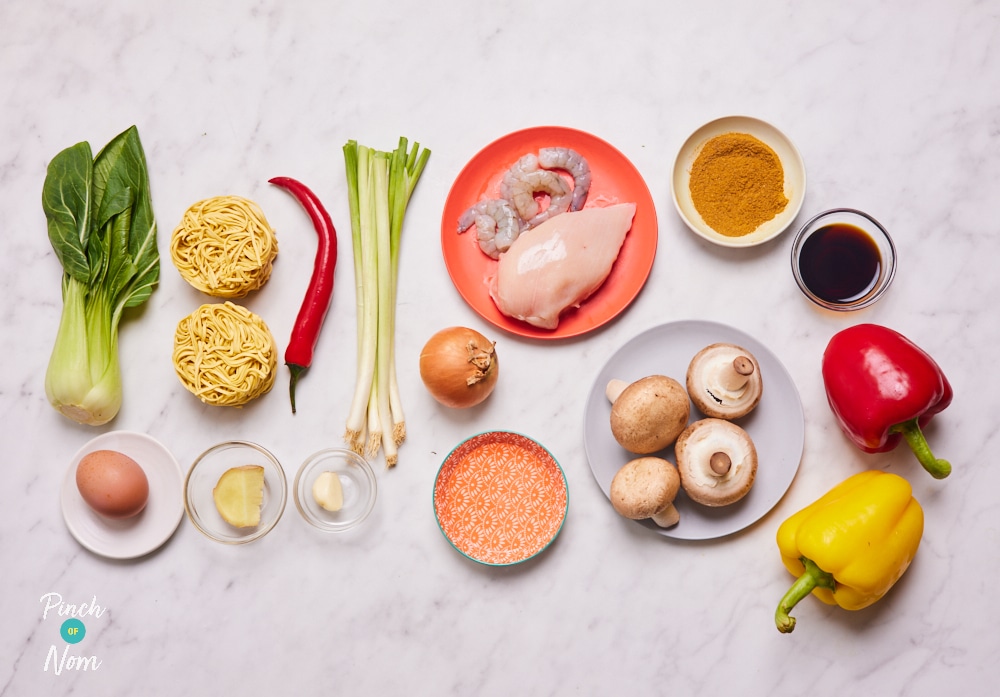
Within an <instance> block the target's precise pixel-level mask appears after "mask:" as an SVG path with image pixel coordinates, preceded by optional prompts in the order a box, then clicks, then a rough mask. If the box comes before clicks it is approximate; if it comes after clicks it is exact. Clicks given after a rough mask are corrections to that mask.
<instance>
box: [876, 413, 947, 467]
mask: <svg viewBox="0 0 1000 697" xmlns="http://www.w3.org/2000/svg"><path fill="white" fill-rule="evenodd" d="M890 430H891V431H893V432H894V433H902V434H903V438H905V439H906V442H907V444H909V446H910V449H911V450H912V451H913V454H914V455H916V456H917V459H918V460H920V464H921V465H923V466H924V469H925V470H927V471H928V472H930V473H931V476H932V477H934V478H935V479H944V478H945V477H947V476H948V475H949V474H951V463H950V462H948V461H947V460H941V459H939V458H936V457H934V453H932V452H931V447H930V446H929V445H927V439H926V438H924V434H923V432H922V431H921V430H920V424H918V423H917V419H915V418H913V419H910V420H909V421H904V422H903V423H901V424H896V425H895V426H893V427H892V429H890Z"/></svg>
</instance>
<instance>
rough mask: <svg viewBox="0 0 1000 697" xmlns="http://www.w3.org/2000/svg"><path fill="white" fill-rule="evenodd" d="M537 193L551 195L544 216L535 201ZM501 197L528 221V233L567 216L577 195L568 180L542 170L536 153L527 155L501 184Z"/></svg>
mask: <svg viewBox="0 0 1000 697" xmlns="http://www.w3.org/2000/svg"><path fill="white" fill-rule="evenodd" d="M537 192H544V193H546V194H548V195H549V205H548V207H547V208H546V209H545V210H543V211H541V212H539V209H540V208H541V206H540V205H539V203H538V201H536V200H535V194H536V193H537ZM500 193H501V194H502V196H503V197H504V198H505V199H507V200H508V201H510V202H511V203H512V204H513V205H514V210H516V211H517V214H518V215H520V216H521V218H522V219H523V220H524V221H525V225H524V227H525V229H530V228H533V227H535V226H536V225H539V224H540V223H542V222H544V221H546V220H548V219H549V218H551V217H552V216H555V215H558V214H560V213H565V212H566V211H568V210H569V206H570V203H571V201H572V198H573V191H572V190H571V189H570V188H569V184H568V183H567V182H566V180H565V179H563V178H562V177H561V176H559V174H558V173H557V172H552V171H549V170H547V169H540V168H539V167H538V157H537V156H536V155H534V154H532V153H528V154H527V155H524V156H523V157H522V158H521V159H519V160H518V161H517V162H515V163H514V165H513V166H512V167H511V168H510V169H509V170H507V173H506V174H504V175H503V181H502V182H501V184H500Z"/></svg>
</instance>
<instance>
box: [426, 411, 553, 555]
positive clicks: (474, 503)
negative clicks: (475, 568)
mask: <svg viewBox="0 0 1000 697" xmlns="http://www.w3.org/2000/svg"><path fill="white" fill-rule="evenodd" d="M568 507H569V491H568V488H567V485H566V476H565V474H564V473H563V471H562V468H561V467H560V466H559V463H558V462H556V460H555V458H553V457H552V455H551V454H550V453H549V452H548V451H547V450H546V449H545V448H543V447H542V446H541V445H540V444H539V443H537V442H535V441H534V440H532V439H531V438H528V437H526V436H522V435H520V434H518V433H510V432H507V431H491V432H489V433H480V434H479V435H477V436H473V437H472V438H469V439H468V440H466V441H464V442H463V443H461V444H460V445H459V446H458V447H456V448H455V449H454V450H453V451H451V453H450V454H449V455H448V457H447V458H446V459H445V461H444V463H443V464H442V465H441V469H440V470H439V471H438V475H437V480H436V481H435V483H434V513H435V515H436V516H437V520H438V525H439V526H440V527H441V532H442V533H444V536H445V537H446V538H448V541H449V542H451V544H452V546H454V547H455V549H457V550H458V551H459V552H461V553H462V554H464V555H465V556H467V557H468V558H469V559H472V560H473V561H477V562H480V563H482V564H488V565H492V566H505V565H511V564H518V563H520V562H523V561H525V560H527V559H530V558H532V557H533V556H535V555H536V554H538V553H540V552H542V551H543V550H545V549H546V548H547V547H548V546H549V545H550V544H551V543H552V541H553V540H554V539H555V538H556V536H557V535H558V534H559V531H560V530H561V529H562V524H563V521H564V520H565V519H566V512H567V510H568Z"/></svg>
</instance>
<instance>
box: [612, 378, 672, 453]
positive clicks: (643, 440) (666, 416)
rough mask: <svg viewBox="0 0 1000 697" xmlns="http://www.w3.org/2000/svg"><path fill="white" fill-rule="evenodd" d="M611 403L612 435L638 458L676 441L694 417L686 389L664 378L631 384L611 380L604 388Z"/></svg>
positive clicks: (670, 379) (641, 380)
mask: <svg viewBox="0 0 1000 697" xmlns="http://www.w3.org/2000/svg"><path fill="white" fill-rule="evenodd" d="M605 394H606V395H607V397H608V399H609V400H611V403H612V404H611V433H612V434H614V437H615V440H617V441H618V443H619V444H620V445H621V446H622V447H623V448H625V449H626V450H628V451H629V452H633V453H636V454H637V455H649V454H651V453H655V452H657V451H658V450H663V449H664V448H665V447H667V446H668V445H670V444H671V443H673V442H674V441H675V440H677V436H678V435H679V434H680V432H681V431H683V430H684V427H685V426H686V425H687V421H688V417H689V416H690V415H691V402H690V401H689V400H688V396H687V393H686V392H685V391H684V386H683V385H681V384H680V383H679V382H677V381H676V380H674V379H673V378H669V377H667V376H665V375H649V376H647V377H644V378H642V379H640V380H636V381H635V382H633V383H631V384H628V383H625V382H624V381H622V380H612V381H611V382H609V383H608V386H607V388H606V389H605Z"/></svg>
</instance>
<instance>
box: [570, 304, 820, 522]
mask: <svg viewBox="0 0 1000 697" xmlns="http://www.w3.org/2000/svg"><path fill="white" fill-rule="evenodd" d="M717 342H728V343H732V344H737V345H739V346H743V347H744V348H746V349H747V350H748V351H750V352H751V353H752V354H754V356H755V357H756V358H757V362H758V363H759V364H760V371H761V376H762V377H763V379H764V393H763V396H762V397H761V400H760V404H759V405H758V406H757V408H756V409H754V410H753V411H752V412H750V413H749V414H748V415H747V416H745V417H743V418H742V419H739V420H737V422H736V423H738V424H739V425H740V426H742V427H743V428H744V429H746V431H747V433H749V434H750V437H751V438H752V439H753V441H754V445H755V446H756V448H757V459H758V465H757V478H756V480H755V481H754V485H753V488H752V489H751V490H750V493H748V494H747V495H746V496H745V497H744V498H743V499H742V500H741V501H738V502H737V503H734V504H732V505H730V506H723V507H719V508H710V507H708V506H702V505H700V504H698V503H695V502H693V501H691V500H690V499H688V498H687V497H686V496H685V495H684V492H683V491H681V492H680V494H679V495H678V497H677V500H676V501H675V502H674V505H675V506H676V507H677V510H678V511H679V512H680V515H681V520H680V522H679V523H678V524H677V525H675V526H674V527H672V528H667V529H664V528H660V527H658V526H657V525H656V524H654V523H653V522H652V521H648V520H646V521H636V522H637V523H638V524H639V525H644V526H646V527H648V528H650V529H652V530H655V531H656V532H658V533H660V534H661V535H664V536H666V537H673V538H677V539H682V540H708V539H713V538H717V537H724V536H726V535H730V534H732V533H734V532H738V531H739V530H743V529H744V528H746V527H747V526H749V525H752V524H753V523H755V522H757V521H758V520H760V519H761V518H762V517H763V516H764V515H765V514H767V512H768V511H770V510H771V509H772V508H774V506H775V505H776V504H777V503H778V501H780V500H781V497H782V496H784V495H785V492H786V491H787V490H788V487H789V486H791V483H792V480H793V479H794V478H795V473H796V472H797V471H798V469H799V462H800V461H801V459H802V446H803V438H804V433H805V419H804V415H803V412H802V401H801V399H800V398H799V393H798V390H797V389H796V387H795V383H794V382H793V381H792V377H791V376H790V375H789V374H788V371H787V370H785V367H784V366H783V365H782V364H781V361H779V360H778V358H777V356H775V355H774V354H773V353H772V352H771V351H770V350H769V349H768V348H767V347H766V346H764V345H763V344H762V343H760V342H759V341H757V340H756V339H754V338H753V337H752V336H750V335H749V334H745V333H744V332H742V331H740V330H738V329H734V328H733V327H730V326H727V325H725V324H719V323H716V322H706V321H702V320H684V321H680V322H671V323H669V324H662V325H660V326H657V327H653V328H652V329H648V330H646V331H645V332H643V333H642V334H639V335H638V336H636V337H634V338H633V339H631V340H630V341H628V343H626V344H625V345H624V346H622V347H621V348H620V349H618V351H616V352H615V353H614V355H612V356H611V358H610V359H609V360H608V362H607V363H606V364H605V365H604V367H603V368H602V369H601V371H600V373H598V374H597V378H596V379H595V380H594V384H593V386H592V387H591V390H590V395H589V396H588V398H587V406H586V412H585V414H584V424H583V426H584V428H583V433H584V436H583V438H584V448H585V449H586V452H587V460H588V461H589V463H590V469H591V471H592V472H593V474H594V478H595V479H596V480H597V483H598V485H600V487H601V489H602V490H603V491H604V495H605V496H609V492H610V490H611V480H612V479H613V478H614V476H615V474H616V473H617V472H618V470H619V469H620V468H621V467H622V465H624V464H625V463H626V462H628V461H629V460H631V459H632V458H634V457H636V456H635V455H633V454H631V453H629V452H628V451H626V450H625V449H624V448H622V447H621V446H620V445H618V442H617V441H616V440H615V438H614V436H613V435H612V434H611V425H610V419H611V404H610V403H609V402H608V400H607V397H605V395H604V388H605V387H606V386H607V384H608V381H609V380H611V379H612V378H618V379H620V380H625V381H626V382H632V381H634V380H638V379H639V378H642V377H645V376H647V375H654V374H659V375H666V376H669V377H672V378H674V379H675V380H677V381H678V382H680V383H681V384H682V385H683V384H684V382H685V376H686V375H687V368H688V363H690V361H691V359H692V358H693V357H694V355H695V354H696V353H698V351H700V350H701V349H702V348H704V347H705V346H708V345H709V344H713V343H717ZM701 418H704V417H703V415H702V414H701V413H700V412H698V410H697V409H696V408H695V407H694V405H692V406H691V419H690V420H691V421H696V420H698V419H701ZM659 455H660V456H661V457H666V458H667V459H668V460H670V461H671V462H674V463H676V460H675V459H674V452H673V447H672V446H671V447H669V448H667V449H666V450H664V451H662V452H661V453H659Z"/></svg>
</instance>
